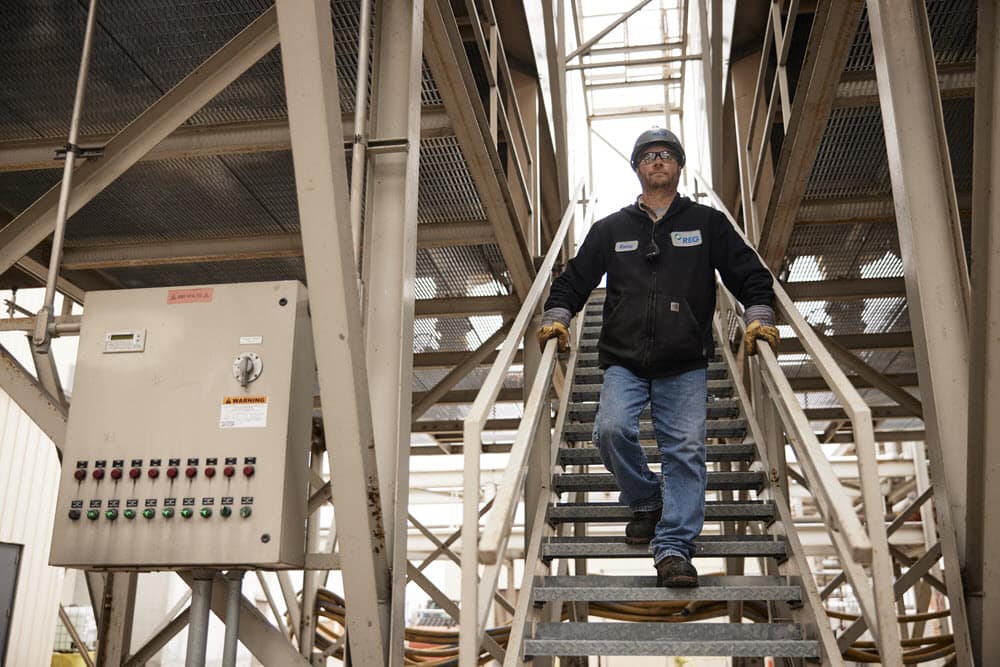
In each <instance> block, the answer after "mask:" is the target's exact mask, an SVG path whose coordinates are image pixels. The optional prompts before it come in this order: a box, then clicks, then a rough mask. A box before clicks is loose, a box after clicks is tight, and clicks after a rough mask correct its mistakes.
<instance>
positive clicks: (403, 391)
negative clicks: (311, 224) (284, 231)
mask: <svg viewBox="0 0 1000 667" xmlns="http://www.w3.org/2000/svg"><path fill="white" fill-rule="evenodd" d="M376 11H377V19H376V21H375V26H376V31H377V34H376V38H375V44H376V50H375V65H374V70H373V72H372V101H371V137H370V138H369V142H371V141H377V140H378V139H389V138H396V137H404V138H405V139H406V140H407V143H408V146H409V147H408V150H406V151H404V152H393V153H385V154H375V155H370V157H369V171H368V179H367V189H368V197H369V200H368V201H369V204H368V206H366V209H365V218H366V221H365V233H364V250H363V253H362V266H363V282H364V285H365V291H364V298H365V303H364V317H365V348H366V349H365V359H366V360H367V363H368V386H369V390H370V392H371V404H372V412H373V413H375V414H377V415H378V418H377V419H375V420H374V422H373V424H372V425H373V431H374V436H375V453H376V457H377V459H378V473H379V488H380V489H381V491H382V521H383V523H384V525H385V537H386V550H387V551H388V553H389V555H390V558H391V560H390V568H391V572H392V591H391V600H392V608H391V613H390V629H389V644H388V645H387V646H386V648H385V650H386V652H387V653H388V654H389V655H388V664H390V665H393V667H401V666H402V664H403V645H404V641H405V630H406V625H405V623H406V619H405V611H406V608H405V600H406V564H407V560H406V516H407V513H406V508H407V506H408V504H409V500H408V498H409V487H410V485H409V475H410V411H411V409H412V399H411V393H412V387H413V380H412V377H413V318H414V314H415V312H414V311H415V307H414V298H415V295H414V279H415V275H416V263H417V193H418V189H419V166H420V88H421V65H422V64H423V59H422V56H421V53H422V50H423V35H424V3H423V0H414V1H411V0H382V1H380V2H379V3H378V6H377V8H376ZM433 301H435V302H436V303H434V304H426V303H425V302H422V303H421V305H433V306H437V308H436V310H437V311H440V310H441V309H442V307H443V306H445V305H447V306H451V307H453V308H455V309H456V310H459V311H461V310H462V309H463V307H464V308H465V309H466V310H468V308H469V306H470V305H471V304H467V303H449V301H450V300H436V299H435V300H433ZM442 302H443V303H442ZM479 305H482V304H481V303H480V304H479ZM417 312H418V313H419V310H417ZM352 639H353V637H352ZM352 647H353V642H352ZM352 654H353V651H352ZM352 657H353V655H352Z"/></svg>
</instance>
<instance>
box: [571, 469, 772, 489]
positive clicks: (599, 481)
mask: <svg viewBox="0 0 1000 667" xmlns="http://www.w3.org/2000/svg"><path fill="white" fill-rule="evenodd" d="M764 481H765V477H764V473H763V472H715V471H711V470H710V471H709V472H708V480H707V485H706V487H705V488H706V490H708V491H732V490H737V489H755V490H760V489H762V488H763V487H764ZM552 488H553V490H554V491H555V492H556V493H566V492H569V491H618V482H616V481H615V478H614V475H612V474H611V473H609V472H608V473H599V472H594V473H563V474H559V475H553V476H552Z"/></svg>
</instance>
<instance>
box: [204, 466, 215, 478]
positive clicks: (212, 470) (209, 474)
mask: <svg viewBox="0 0 1000 667" xmlns="http://www.w3.org/2000/svg"><path fill="white" fill-rule="evenodd" d="M205 477H215V468H205Z"/></svg>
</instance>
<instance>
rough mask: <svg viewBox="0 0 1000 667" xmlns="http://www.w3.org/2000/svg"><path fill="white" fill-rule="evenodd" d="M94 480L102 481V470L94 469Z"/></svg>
mask: <svg viewBox="0 0 1000 667" xmlns="http://www.w3.org/2000/svg"><path fill="white" fill-rule="evenodd" d="M93 475H94V479H104V468H94V472H93Z"/></svg>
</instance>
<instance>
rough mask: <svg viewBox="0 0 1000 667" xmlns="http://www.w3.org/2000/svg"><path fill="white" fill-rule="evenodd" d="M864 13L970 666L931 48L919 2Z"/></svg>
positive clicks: (963, 346) (957, 312)
mask: <svg viewBox="0 0 1000 667" xmlns="http://www.w3.org/2000/svg"><path fill="white" fill-rule="evenodd" d="M867 7H868V20H869V25H870V27H871V35H872V53H873V55H874V58H875V74H876V77H877V79H878V91H879V103H880V106H881V110H882V125H883V127H884V128H885V142H886V153H887V156H888V160H889V175H890V178H891V180H892V192H893V201H894V202H895V208H896V221H897V228H898V230H899V247H900V250H901V251H902V258H903V270H904V274H905V278H906V293H907V303H908V305H909V309H910V320H911V324H912V328H913V338H914V343H915V350H916V357H917V367H918V372H919V375H920V395H921V401H922V404H923V411H924V423H925V425H926V430H927V451H928V454H929V458H930V461H931V469H932V477H933V478H934V492H935V506H936V508H937V511H938V517H939V518H940V524H939V525H940V526H941V544H942V552H943V554H944V560H945V576H946V579H947V584H948V590H949V602H950V606H951V614H952V620H953V623H954V635H955V652H956V658H957V660H958V663H959V664H971V663H972V655H971V644H970V640H969V634H968V624H967V618H966V613H965V599H964V596H963V593H962V588H963V585H962V580H961V569H962V568H964V567H965V564H966V562H967V561H966V552H965V546H966V544H965V533H966V489H967V481H966V480H967V470H966V465H967V460H968V459H967V456H968V429H969V423H968V415H969V357H968V354H969V320H968V317H969V301H970V295H969V290H970V288H969V279H968V270H967V268H966V264H965V251H964V249H963V243H962V232H961V224H960V219H959V214H958V202H957V199H956V196H955V186H954V179H953V176H952V170H951V160H950V157H949V153H948V142H947V136H946V134H945V128H944V118H943V114H942V110H941V100H940V95H939V93H938V86H937V74H936V72H935V68H934V49H933V45H932V43H931V37H930V28H929V26H928V20H927V10H926V8H925V7H924V6H923V4H920V3H915V2H914V3H910V2H899V3H883V2H878V1H877V0H868V3H867ZM918 267H922V268H924V269H926V267H934V270H933V271H927V270H923V271H921V270H918ZM977 363H978V362H977ZM946 452H947V456H946V455H945V453H946Z"/></svg>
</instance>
